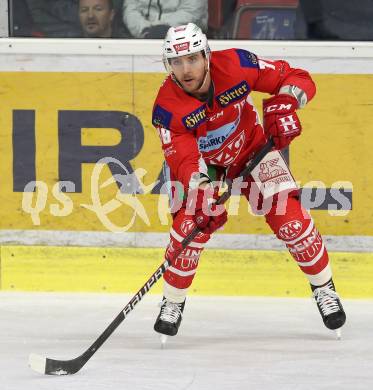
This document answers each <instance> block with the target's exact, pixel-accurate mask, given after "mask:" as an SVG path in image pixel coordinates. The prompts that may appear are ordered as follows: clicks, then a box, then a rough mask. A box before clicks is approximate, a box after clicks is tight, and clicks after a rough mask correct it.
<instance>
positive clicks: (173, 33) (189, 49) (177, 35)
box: [163, 23, 210, 73]
mask: <svg viewBox="0 0 373 390" xmlns="http://www.w3.org/2000/svg"><path fill="white" fill-rule="evenodd" d="M200 51H203V53H204V55H205V57H206V58H207V60H208V62H210V47H209V45H208V42H207V38H206V35H205V34H204V33H203V32H202V30H201V29H200V28H199V27H198V26H196V25H195V24H194V23H188V24H186V25H183V26H177V27H170V28H169V29H168V31H167V34H166V37H165V39H164V42H163V63H164V65H165V68H166V70H167V71H168V72H169V73H172V70H171V68H170V64H169V61H168V60H169V59H170V58H176V57H181V56H185V55H188V54H192V53H197V52H200Z"/></svg>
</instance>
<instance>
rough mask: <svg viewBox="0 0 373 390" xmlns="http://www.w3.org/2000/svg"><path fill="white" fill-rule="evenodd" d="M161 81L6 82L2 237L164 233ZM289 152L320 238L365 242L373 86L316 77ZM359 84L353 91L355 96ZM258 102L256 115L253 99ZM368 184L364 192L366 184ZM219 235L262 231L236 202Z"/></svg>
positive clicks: (36, 76) (11, 76) (37, 77)
mask: <svg viewBox="0 0 373 390" xmlns="http://www.w3.org/2000/svg"><path fill="white" fill-rule="evenodd" d="M164 77H165V74H164V73H160V72H82V71H79V72H2V73H1V78H2V82H1V84H0V128H1V141H2V142H1V143H0V161H1V163H0V172H1V177H0V183H1V184H0V196H1V202H2V205H3V207H2V208H1V219H0V229H21V230H28V229H31V230H38V229H42V230H52V231H53V230H56V231H61V230H62V231H63V230H68V231H120V232H167V231H168V229H169V223H170V217H169V213H168V202H167V195H166V194H165V192H166V191H165V184H164V183H163V181H162V162H163V155H162V151H161V146H160V141H159V138H158V133H157V132H156V130H155V129H154V128H153V127H152V124H151V110H152V106H153V101H154V98H155V96H156V94H157V91H158V88H159V86H160V85H161V83H162V80H163V79H164ZM314 78H315V81H316V84H317V88H318V93H317V95H316V97H315V99H314V100H313V101H312V102H310V104H309V105H308V106H307V107H306V108H305V109H304V110H302V111H301V112H300V117H301V120H302V123H303V128H304V130H303V134H302V136H301V137H299V138H298V139H296V140H295V141H294V142H293V144H292V145H291V147H290V150H289V153H288V158H289V162H290V166H291V169H292V172H293V174H294V176H295V179H296V180H297V181H298V183H299V186H300V187H301V188H302V202H303V204H304V205H305V207H306V208H309V209H311V210H313V215H314V217H315V219H317V223H318V226H319V228H320V230H321V231H322V232H323V233H325V234H333V235H370V234H372V229H371V221H372V211H370V210H371V208H370V206H369V205H371V203H372V200H373V199H372V197H373V196H372V192H371V189H372V185H371V184H372V183H371V181H372V175H371V172H370V171H371V169H370V168H369V167H370V166H371V165H372V164H371V161H370V151H371V150H372V148H373V141H372V137H371V136H370V135H369V132H368V131H367V130H368V129H367V126H371V125H370V124H369V123H370V122H369V120H368V118H369V117H370V115H371V113H370V111H371V104H372V93H371V91H373V77H372V76H371V75H362V74H361V75H357V74H355V75H347V74H338V75H329V74H316V75H314ZM356 85H359V88H355V87H354V86H356ZM253 97H254V101H255V102H256V104H257V107H258V108H259V110H260V109H261V99H262V98H263V97H264V96H262V95H260V94H254V96H253ZM369 183H370V184H369ZM228 209H229V211H230V214H231V217H230V220H229V223H228V224H227V226H226V227H225V229H224V231H223V232H222V233H237V234H241V233H251V234H265V233H269V230H268V228H267V227H266V225H265V223H264V221H263V218H262V217H258V216H255V215H253V213H252V212H251V210H250V208H249V207H248V205H247V202H245V201H244V200H243V199H240V198H237V199H235V198H234V199H232V201H231V202H230V204H229V205H228Z"/></svg>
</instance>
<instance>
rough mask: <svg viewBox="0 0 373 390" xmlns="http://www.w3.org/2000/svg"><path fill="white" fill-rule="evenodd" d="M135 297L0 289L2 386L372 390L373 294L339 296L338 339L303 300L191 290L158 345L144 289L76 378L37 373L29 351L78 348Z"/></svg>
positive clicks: (68, 352)
mask: <svg viewBox="0 0 373 390" xmlns="http://www.w3.org/2000/svg"><path fill="white" fill-rule="evenodd" d="M131 297H132V296H129V295H119V294H118V295H116V294H115V295H114V294H113V295H104V294H89V295H88V294H48V293H44V294H23V293H0V313H1V321H0V343H1V346H2V348H1V349H0V381H1V389H2V390H26V389H27V390H51V389H53V390H66V389H71V390H102V389H105V390H111V389H113V390H118V389H131V390H147V389H149V390H187V389H188V390H227V389H234V390H247V389H250V390H323V389H325V390H327V389H328V390H351V389H356V390H370V389H372V388H373V371H372V361H373V333H372V331H371V324H372V323H373V301H371V300H370V301H359V300H345V301H344V306H345V309H346V312H347V316H348V320H347V323H346V325H345V327H344V328H343V338H342V340H341V341H337V340H336V339H335V338H334V333H333V332H331V331H329V330H327V329H326V328H325V327H324V326H323V324H322V322H321V319H320V316H319V314H318V312H317V308H316V306H315V304H314V303H313V302H311V300H310V299H285V298H284V299H268V298H233V297H224V298H222V297H219V300H217V299H216V297H204V298H202V297H191V298H189V299H188V302H187V305H186V308H185V316H184V320H183V324H182V327H181V328H180V333H179V335H178V336H176V337H174V338H170V339H169V341H168V345H167V348H166V349H165V350H161V349H160V344H159V339H158V336H157V335H156V334H155V333H154V331H153V330H152V326H153V321H154V320H155V318H156V315H157V312H158V310H159V309H158V307H157V302H158V301H159V299H160V297H157V296H154V295H153V296H146V297H145V298H144V301H143V302H141V303H140V304H139V306H137V307H136V309H135V310H134V312H133V313H131V315H130V316H129V317H128V318H127V319H125V320H124V322H123V323H122V324H121V325H120V327H119V329H117V331H116V332H115V333H114V334H113V335H112V336H111V337H110V338H109V339H108V340H107V342H106V343H105V344H104V345H103V346H102V347H101V349H100V350H99V351H98V352H97V353H96V354H95V355H94V356H93V357H92V359H91V360H90V361H89V362H88V363H87V365H86V366H85V367H83V368H82V370H81V371H80V372H79V373H77V374H76V375H74V376H61V377H54V376H42V375H40V374H37V373H34V372H33V371H31V370H30V369H29V368H28V367H27V359H28V355H29V353H31V352H33V353H38V354H42V355H46V356H48V357H54V358H57V359H71V358H73V357H76V356H78V355H80V354H81V353H82V352H83V351H84V350H85V349H87V348H88V347H89V345H91V343H92V342H93V341H94V340H95V339H96V338H97V337H98V336H99V334H100V333H101V332H102V331H103V330H104V329H105V327H106V326H107V325H108V324H109V323H110V322H111V321H112V320H113V318H114V317H115V316H116V315H117V314H118V312H119V311H120V310H122V308H123V307H124V306H125V304H126V303H127V302H128V301H129V299H130V298H131Z"/></svg>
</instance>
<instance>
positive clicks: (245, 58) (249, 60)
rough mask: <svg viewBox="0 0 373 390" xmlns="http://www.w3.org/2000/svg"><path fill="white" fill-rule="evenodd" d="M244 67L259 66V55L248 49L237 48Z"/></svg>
mask: <svg viewBox="0 0 373 390" xmlns="http://www.w3.org/2000/svg"><path fill="white" fill-rule="evenodd" d="M235 50H236V53H237V55H238V58H239V60H240V65H241V66H242V67H243V68H258V67H259V63H258V57H257V56H256V55H255V54H254V53H251V52H249V51H247V50H243V49H235Z"/></svg>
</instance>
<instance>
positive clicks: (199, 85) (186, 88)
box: [179, 69, 209, 95]
mask: <svg viewBox="0 0 373 390" xmlns="http://www.w3.org/2000/svg"><path fill="white" fill-rule="evenodd" d="M208 73H209V70H208V69H205V71H204V74H203V77H202V78H201V79H200V80H198V81H197V85H196V86H195V87H193V86H192V85H191V86H189V85H188V84H186V83H185V82H179V84H180V85H181V87H182V88H183V89H184V91H185V92H187V93H189V94H191V95H193V94H199V93H201V92H200V90H201V88H203V86H204V85H205V83H206V81H207V77H208ZM195 81H196V80H193V84H194V82H195Z"/></svg>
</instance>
